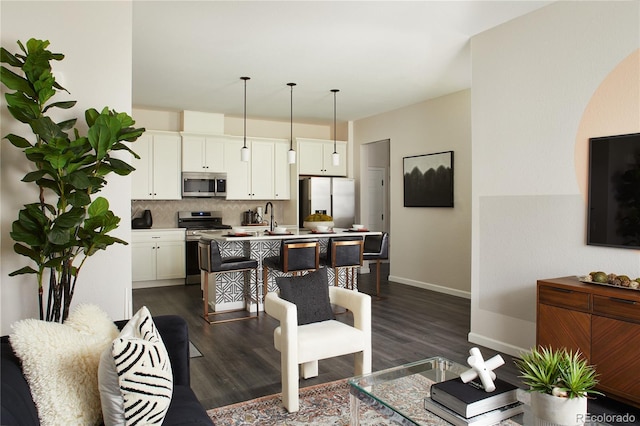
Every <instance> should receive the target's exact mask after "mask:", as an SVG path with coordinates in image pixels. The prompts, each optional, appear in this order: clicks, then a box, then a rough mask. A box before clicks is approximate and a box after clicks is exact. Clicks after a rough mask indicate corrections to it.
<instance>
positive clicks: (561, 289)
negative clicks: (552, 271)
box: [549, 287, 573, 293]
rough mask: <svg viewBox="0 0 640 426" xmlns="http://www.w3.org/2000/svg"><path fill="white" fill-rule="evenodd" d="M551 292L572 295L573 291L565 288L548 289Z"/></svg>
mask: <svg viewBox="0 0 640 426" xmlns="http://www.w3.org/2000/svg"><path fill="white" fill-rule="evenodd" d="M549 288H550V289H551V290H553V291H559V292H560V293H573V290H569V289H567V288H558V287H549Z"/></svg>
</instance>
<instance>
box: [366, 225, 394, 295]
mask: <svg viewBox="0 0 640 426" xmlns="http://www.w3.org/2000/svg"><path fill="white" fill-rule="evenodd" d="M362 257H363V259H364V260H375V261H376V299H377V300H382V299H384V297H382V296H380V273H381V272H382V271H381V270H380V265H381V263H382V261H383V260H386V259H389V234H388V233H386V232H383V233H382V234H380V235H367V236H365V237H364V253H363V255H362Z"/></svg>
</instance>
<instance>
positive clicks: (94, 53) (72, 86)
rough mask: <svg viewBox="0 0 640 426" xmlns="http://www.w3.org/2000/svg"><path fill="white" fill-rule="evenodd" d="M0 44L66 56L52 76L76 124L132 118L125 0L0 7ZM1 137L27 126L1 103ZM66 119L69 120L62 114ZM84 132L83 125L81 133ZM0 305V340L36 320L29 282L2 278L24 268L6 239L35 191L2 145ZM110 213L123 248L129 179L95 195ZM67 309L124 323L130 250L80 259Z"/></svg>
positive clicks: (14, 154) (20, 161)
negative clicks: (89, 113) (90, 307)
mask: <svg viewBox="0 0 640 426" xmlns="http://www.w3.org/2000/svg"><path fill="white" fill-rule="evenodd" d="M0 8H1V9H0V10H1V12H0V15H1V16H0V19H1V24H2V26H1V33H0V35H1V44H2V46H3V47H5V48H6V49H8V50H9V51H11V52H17V51H18V45H17V44H16V42H17V40H21V41H22V42H23V43H26V41H27V40H28V39H29V38H32V37H34V38H39V39H43V40H49V41H50V42H51V45H50V50H51V51H52V52H56V53H63V54H65V59H64V60H63V61H60V62H56V63H55V64H54V65H53V67H54V72H55V73H56V75H57V76H58V80H59V82H60V83H61V84H62V85H63V86H64V87H65V88H66V89H67V90H69V92H70V93H71V94H70V95H67V94H61V95H59V96H60V97H59V98H56V99H59V100H77V101H78V104H77V105H76V107H75V108H74V109H73V110H71V112H69V111H67V112H65V113H63V114H64V115H65V116H66V117H69V116H70V114H73V116H77V117H80V118H81V120H79V125H78V127H80V128H82V127H81V126H84V111H85V110H86V109H88V108H91V107H94V108H97V109H102V107H104V106H109V107H110V108H112V109H115V110H118V111H123V112H128V113H130V112H131V66H132V60H131V54H132V48H131V46H132V34H131V31H132V11H131V3H130V2H129V1H117V2H111V1H108V2H69V1H64V2H56V1H46V2H23V1H16V2H12V1H2V2H0ZM0 114H1V115H0V117H1V119H2V121H1V123H0V132H1V133H2V135H3V136H4V135H6V134H8V133H16V134H20V135H25V136H26V135H28V134H30V131H29V130H28V128H27V127H26V126H23V125H20V124H19V123H16V122H15V121H14V120H13V118H12V117H11V116H10V115H9V114H8V112H7V111H6V103H5V101H4V96H2V104H1V113H0ZM67 114H69V115H67ZM85 129H86V126H85ZM0 146H1V148H0V161H1V163H0V164H1V172H0V173H1V175H0V176H1V187H2V193H1V195H0V200H1V208H0V229H1V234H0V235H1V247H0V250H1V251H0V254H1V255H0V258H1V259H2V263H1V265H0V293H1V296H2V297H1V302H0V306H1V309H2V312H1V314H0V318H1V321H2V322H1V324H0V325H1V333H2V334H7V333H9V332H10V331H11V328H10V325H11V324H12V323H13V322H15V321H16V320H18V319H22V318H29V317H35V318H37V317H38V310H37V286H36V282H35V278H34V276H33V275H23V276H19V277H15V278H11V277H9V276H8V274H9V273H10V272H11V271H14V270H16V269H19V268H20V267H22V266H24V265H25V264H26V261H27V258H25V257H23V256H18V255H16V254H15V253H14V252H13V248H12V247H13V241H12V240H11V237H10V236H9V232H10V230H11V223H12V222H13V221H14V220H15V219H16V218H17V213H18V210H20V208H21V207H22V205H23V204H25V203H29V202H34V201H36V200H37V194H36V193H35V192H34V191H30V192H28V191H26V189H27V188H28V187H29V185H28V184H25V183H22V182H20V179H21V178H22V176H24V174H25V173H26V172H27V171H28V162H26V160H24V157H23V154H22V153H21V151H20V150H19V149H17V148H15V147H13V146H12V145H11V144H9V143H8V142H7V141H2V144H1V145H0ZM102 195H104V196H105V197H106V198H107V199H108V200H109V201H110V204H111V209H112V210H113V211H114V212H115V214H116V215H118V216H120V217H121V218H122V222H121V225H120V228H119V229H118V230H117V232H114V233H113V235H114V236H116V237H119V238H122V239H124V240H126V241H130V236H131V232H130V221H129V220H128V219H129V216H130V208H131V202H130V198H131V190H130V180H129V178H128V177H121V176H114V177H111V178H110V179H109V185H108V186H107V187H106V188H105V190H104V191H103V192H102ZM78 281H79V283H78V286H77V288H76V294H75V296H74V299H73V305H76V304H78V303H80V302H92V303H96V304H98V305H100V306H101V307H102V308H103V309H105V310H106V311H107V313H108V314H109V315H110V316H111V317H112V318H114V319H121V318H125V317H128V316H130V310H131V250H130V246H122V245H117V246H112V247H109V248H108V250H106V251H103V252H100V253H98V254H96V255H94V256H93V257H91V258H90V259H89V260H87V262H86V264H85V266H84V268H83V270H82V271H81V272H80V276H79V280H78Z"/></svg>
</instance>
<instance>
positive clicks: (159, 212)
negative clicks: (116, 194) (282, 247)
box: [131, 198, 291, 228]
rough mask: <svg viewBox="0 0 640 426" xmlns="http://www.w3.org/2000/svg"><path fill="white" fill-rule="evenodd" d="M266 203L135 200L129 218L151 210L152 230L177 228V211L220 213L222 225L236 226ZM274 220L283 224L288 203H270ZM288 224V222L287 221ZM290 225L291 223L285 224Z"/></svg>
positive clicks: (212, 199) (214, 200) (189, 199)
mask: <svg viewBox="0 0 640 426" xmlns="http://www.w3.org/2000/svg"><path fill="white" fill-rule="evenodd" d="M266 203H267V202H266V201H257V200H256V201H227V200H222V199H216V198H188V199H183V200H160V201H155V200H135V201H132V202H131V218H132V219H133V218H134V217H140V216H141V215H142V212H143V211H144V210H147V209H148V210H151V216H152V218H153V228H176V227H177V226H178V212H179V211H199V210H204V211H209V210H211V211H220V212H222V223H224V224H225V225H231V226H236V225H240V224H241V222H242V213H243V212H245V211H247V210H252V211H255V209H256V207H262V208H263V210H264V207H265V205H266ZM272 203H273V207H274V209H273V211H274V220H275V221H276V222H278V223H282V224H284V223H283V220H284V219H283V217H284V215H283V213H284V209H285V208H289V206H290V202H289V201H272ZM287 222H290V221H287ZM287 225H291V223H287Z"/></svg>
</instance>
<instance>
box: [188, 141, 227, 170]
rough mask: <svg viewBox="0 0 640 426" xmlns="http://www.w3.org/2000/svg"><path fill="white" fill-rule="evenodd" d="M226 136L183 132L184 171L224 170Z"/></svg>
mask: <svg viewBox="0 0 640 426" xmlns="http://www.w3.org/2000/svg"><path fill="white" fill-rule="evenodd" d="M225 139H226V136H209V135H196V134H188V133H183V134H182V171H183V172H224V171H225V166H224V141H225Z"/></svg>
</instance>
